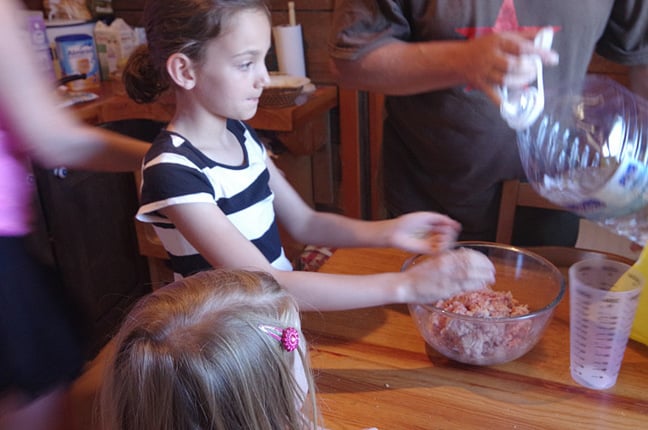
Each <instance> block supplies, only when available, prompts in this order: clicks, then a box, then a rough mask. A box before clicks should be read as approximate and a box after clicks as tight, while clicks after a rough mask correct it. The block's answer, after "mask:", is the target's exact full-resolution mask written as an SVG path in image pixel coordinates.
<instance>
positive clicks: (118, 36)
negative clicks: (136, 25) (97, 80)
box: [94, 18, 137, 81]
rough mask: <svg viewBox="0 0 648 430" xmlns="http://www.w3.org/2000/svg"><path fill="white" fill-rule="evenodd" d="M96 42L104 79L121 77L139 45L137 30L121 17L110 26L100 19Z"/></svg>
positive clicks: (96, 31)
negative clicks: (129, 58)
mask: <svg viewBox="0 0 648 430" xmlns="http://www.w3.org/2000/svg"><path fill="white" fill-rule="evenodd" d="M94 36H95V44H96V45H97V54H98V56H99V65H100V67H101V78H102V79H103V80H104V81H107V80H110V79H120V77H121V73H122V71H123V70H124V67H125V66H126V62H127V61H128V57H129V56H130V54H131V53H132V52H133V50H134V49H135V47H136V46H137V38H136V35H135V31H134V30H133V29H132V28H131V27H130V26H129V25H128V24H126V22H125V21H124V20H123V19H121V18H117V19H115V20H114V21H113V22H112V24H110V25H109V26H108V25H106V24H105V23H104V22H102V21H98V22H97V24H96V26H95V30H94Z"/></svg>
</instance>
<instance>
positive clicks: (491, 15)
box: [329, 0, 648, 240]
mask: <svg viewBox="0 0 648 430" xmlns="http://www.w3.org/2000/svg"><path fill="white" fill-rule="evenodd" d="M544 26H552V27H553V28H554V29H555V32H556V34H555V37H554V43H553V48H554V49H555V50H556V51H557V52H558V53H559V55H560V64H559V66H557V67H548V68H545V87H546V88H551V87H552V86H553V87H555V86H556V85H557V84H559V83H564V82H568V81H571V80H576V79H579V78H582V77H583V76H584V74H585V73H586V71H587V67H588V64H589V61H590V59H591V55H592V52H593V51H594V50H595V49H596V50H597V51H598V52H599V53H600V54H601V55H603V56H605V57H607V58H609V59H611V60H613V61H617V62H620V63H624V64H648V0H618V1H614V0H578V1H569V0H542V1H536V0H504V1H502V0H437V1H434V0H413V1H407V0H400V1H398V0H341V1H339V2H338V5H337V8H336V11H335V16H334V22H333V31H332V33H331V39H330V42H329V49H330V53H331V55H332V56H334V57H336V58H341V59H357V58H360V57H361V56H362V55H364V54H365V53H367V52H369V51H371V50H373V49H375V48H377V47H380V46H382V45H385V44H388V43H390V42H391V41H393V40H394V39H397V40H404V41H413V42H415V41H431V40H466V39H467V38H472V37H476V36H479V35H483V34H487V33H489V32H492V31H501V30H511V29H515V28H528V27H534V28H540V27H544ZM386 111H387V119H386V122H385V132H384V141H383V151H384V153H383V164H384V166H383V167H384V170H383V178H384V183H385V190H384V191H385V200H386V201H385V203H386V206H387V208H388V210H389V211H390V212H391V213H394V214H398V213H405V212H412V211H415V210H436V211H440V212H443V213H447V214H449V215H450V216H452V217H454V218H455V219H457V220H459V221H460V222H461V223H462V224H463V231H464V235H463V238H470V239H484V240H492V239H493V238H494V231H495V225H496V217H497V211H498V204H499V201H498V200H499V187H500V183H501V181H502V180H504V179H510V178H516V177H517V178H524V173H523V171H522V168H521V166H520V161H519V155H518V151H517V145H516V139H515V134H514V132H513V131H512V130H511V129H510V128H509V127H508V126H507V125H506V124H505V123H504V121H503V120H502V119H501V117H500V114H499V109H498V107H497V106H495V105H494V104H493V103H492V101H490V99H488V98H487V97H486V96H485V95H484V94H483V93H482V92H480V91H476V90H471V89H469V88H466V87H455V88H450V89H447V90H443V91H434V92H429V93H424V94H417V95H412V96H389V97H387V99H386Z"/></svg>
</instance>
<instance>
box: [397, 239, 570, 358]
mask: <svg viewBox="0 0 648 430" xmlns="http://www.w3.org/2000/svg"><path fill="white" fill-rule="evenodd" d="M457 246H458V247H467V248H471V249H474V250H476V251H479V252H482V253H484V254H485V255H486V256H487V257H488V258H489V259H490V260H491V262H492V263H493V264H494V266H495V271H496V273H495V284H494V285H492V286H491V288H492V289H493V290H495V291H504V292H506V291H510V292H511V293H512V295H513V298H515V299H517V300H518V301H519V303H520V304H526V305H528V309H529V311H530V312H529V313H528V314H526V315H521V316H514V317H506V318H490V317H477V316H467V315H461V314H457V313H452V312H449V311H446V310H443V309H440V308H438V307H436V306H435V305H434V304H417V303H411V304H409V311H410V315H411V316H412V318H413V320H414V323H415V324H416V327H417V328H418V330H419V332H420V333H421V335H422V336H423V338H424V339H425V341H426V342H427V343H428V345H430V346H431V347H432V348H434V349H435V350H436V351H438V352H439V353H441V354H442V355H444V356H446V357H448V358H450V359H452V360H455V361H459V362H461V363H466V364H474V365H494V364H501V363H506V362H509V361H512V360H515V359H517V358H519V357H521V356H523V355H524V354H526V353H527V352H528V351H530V350H531V349H532V348H533V347H534V346H535V345H536V344H537V343H538V341H539V340H540V338H541V337H542V335H543V333H544V331H545V329H546V327H547V325H548V324H549V322H550V321H551V319H552V316H553V313H554V309H555V307H556V305H558V303H559V302H560V300H561V299H562V298H563V295H564V293H565V288H566V287H565V281H564V278H563V276H562V274H561V273H560V271H559V270H558V268H557V267H556V266H554V265H553V264H552V263H550V262H549V261H548V260H546V259H544V258H543V257H541V256H539V255H537V254H534V253H532V252H529V251H526V250H523V249H520V248H516V247H512V246H508V245H502V244H497V243H489V242H459V243H458V244H457ZM426 258H429V257H427V256H424V255H417V256H414V257H412V258H410V259H408V260H407V261H406V262H405V263H404V264H403V267H402V269H403V270H406V269H407V268H408V267H410V266H412V265H415V264H418V263H419V262H421V261H422V260H423V259H426Z"/></svg>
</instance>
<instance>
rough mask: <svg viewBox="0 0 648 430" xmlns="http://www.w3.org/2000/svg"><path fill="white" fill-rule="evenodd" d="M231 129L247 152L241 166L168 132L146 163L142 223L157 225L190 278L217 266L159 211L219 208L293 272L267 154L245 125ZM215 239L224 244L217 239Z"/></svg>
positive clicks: (176, 264)
mask: <svg viewBox="0 0 648 430" xmlns="http://www.w3.org/2000/svg"><path fill="white" fill-rule="evenodd" d="M227 128H228V130H229V131H230V132H232V133H233V134H234V135H235V136H236V138H237V139H238V141H239V143H240V144H241V148H242V150H243V154H244V160H243V163H241V164H240V165H237V166H229V165H225V164H220V163H218V162H215V161H214V160H211V159H210V158H208V157H207V156H205V155H204V154H203V153H202V152H201V151H199V150H198V149H197V148H196V147H194V146H193V145H192V144H191V142H189V141H188V140H186V139H185V138H184V137H182V136H181V135H179V134H177V133H173V132H169V131H166V130H165V131H162V133H161V134H160V135H159V136H158V137H157V138H156V140H155V141H154V142H153V146H152V147H151V149H150V150H149V152H148V153H147V155H146V157H145V159H144V165H143V170H142V190H141V191H142V192H141V206H140V209H139V211H138V213H137V219H138V220H140V221H143V222H147V223H152V224H153V226H154V228H155V231H156V233H157V235H158V237H159V238H160V240H161V241H162V244H163V245H164V248H165V249H166V251H167V253H168V254H169V256H170V258H171V266H172V268H173V270H174V272H175V273H176V275H181V276H188V275H190V274H192V273H196V272H198V271H201V270H206V269H209V268H211V267H212V266H211V265H210V264H209V263H208V262H207V261H206V260H205V259H204V258H203V257H202V256H201V255H200V254H199V253H198V252H197V251H196V249H195V248H194V247H193V246H192V245H191V244H190V243H189V242H188V241H187V240H186V239H185V238H184V236H183V235H182V234H181V233H180V231H178V229H176V227H175V225H173V223H171V221H170V220H169V219H168V218H166V217H165V216H164V215H162V214H161V213H160V212H159V210H160V209H163V208H165V207H168V206H173V205H178V204H185V203H212V204H215V205H217V206H218V207H219V208H220V209H221V210H222V211H223V213H225V215H226V216H227V218H228V219H229V220H230V221H231V222H232V224H234V226H236V228H237V229H238V230H239V231H240V232H241V233H242V234H243V235H244V236H245V237H246V238H247V239H248V240H250V241H252V243H253V244H254V245H255V246H256V247H257V248H258V249H259V250H260V251H261V252H262V253H263V255H264V256H265V257H266V259H267V260H268V261H269V262H270V263H271V264H272V265H273V266H274V267H276V268H278V269H282V270H292V266H291V264H290V261H288V259H287V258H286V255H285V254H284V250H283V247H282V246H281V240H280V238H279V230H278V227H277V222H276V219H275V212H274V208H273V206H272V204H273V200H274V194H273V193H272V191H271V190H270V187H269V184H268V181H269V178H270V177H269V172H268V170H267V167H266V164H265V161H266V159H267V157H268V154H267V152H266V149H265V147H264V146H263V144H262V143H261V142H260V141H259V139H258V138H257V136H256V134H255V133H254V131H253V130H252V129H251V128H249V127H248V126H247V125H246V124H244V123H243V122H241V121H234V120H228V122H227ZM213 240H216V241H217V240H218V235H217V234H216V235H215V236H214V238H213Z"/></svg>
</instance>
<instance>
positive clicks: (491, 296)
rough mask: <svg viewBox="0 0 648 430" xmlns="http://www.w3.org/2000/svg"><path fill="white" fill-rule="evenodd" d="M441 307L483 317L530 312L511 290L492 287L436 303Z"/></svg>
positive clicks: (453, 311)
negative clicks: (493, 288) (515, 297)
mask: <svg viewBox="0 0 648 430" xmlns="http://www.w3.org/2000/svg"><path fill="white" fill-rule="evenodd" d="M434 306H436V307H437V308H439V309H443V310H444V311H448V312H452V313H455V314H460V315H470V316H474V317H481V318H503V317H513V316H518V315H526V314H528V313H529V307H528V306H527V305H521V304H520V303H519V302H518V301H517V300H516V299H514V298H513V295H512V294H511V292H510V291H506V292H504V291H494V290H491V289H485V290H479V291H472V292H469V293H463V294H458V295H456V296H454V297H451V298H449V299H446V300H439V301H438V302H436V303H435V304H434Z"/></svg>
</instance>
